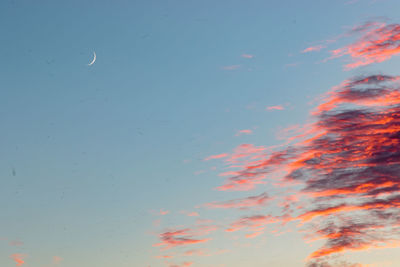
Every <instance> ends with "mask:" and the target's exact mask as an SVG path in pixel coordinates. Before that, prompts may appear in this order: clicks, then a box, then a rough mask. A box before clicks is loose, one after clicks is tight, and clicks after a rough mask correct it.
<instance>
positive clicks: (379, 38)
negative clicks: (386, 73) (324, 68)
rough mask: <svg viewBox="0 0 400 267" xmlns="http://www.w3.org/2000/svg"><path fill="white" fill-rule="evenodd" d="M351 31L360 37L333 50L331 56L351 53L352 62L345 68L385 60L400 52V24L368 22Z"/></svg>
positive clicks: (336, 56)
mask: <svg viewBox="0 0 400 267" xmlns="http://www.w3.org/2000/svg"><path fill="white" fill-rule="evenodd" d="M350 33H351V34H352V35H359V37H358V39H357V40H356V41H355V42H353V43H351V44H349V45H346V46H344V47H341V48H338V49H335V50H332V51H331V54H332V55H331V57H330V58H329V59H332V58H338V57H342V56H345V55H349V56H350V57H351V59H352V62H351V63H348V64H346V65H345V70H350V69H354V68H357V67H360V66H365V65H369V64H371V63H378V62H383V61H386V60H388V59H390V58H391V57H393V56H395V55H397V54H399V53H400V24H385V23H378V22H368V23H365V24H363V25H360V26H357V27H354V28H353V29H352V31H351V32H350Z"/></svg>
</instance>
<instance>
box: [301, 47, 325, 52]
mask: <svg viewBox="0 0 400 267" xmlns="http://www.w3.org/2000/svg"><path fill="white" fill-rule="evenodd" d="M325 47H326V46H325V45H316V46H310V47H307V48H306V49H304V50H303V51H301V52H302V53H309V52H316V51H320V50H321V49H323V48H325Z"/></svg>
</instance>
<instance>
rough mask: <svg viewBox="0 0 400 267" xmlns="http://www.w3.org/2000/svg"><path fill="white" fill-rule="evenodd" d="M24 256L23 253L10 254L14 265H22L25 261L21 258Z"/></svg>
mask: <svg viewBox="0 0 400 267" xmlns="http://www.w3.org/2000/svg"><path fill="white" fill-rule="evenodd" d="M25 257H26V255H25V254H19V253H16V254H12V255H11V256H10V258H11V259H13V260H14V261H15V264H16V266H22V265H23V264H25V261H24V260H23V259H24V258H25Z"/></svg>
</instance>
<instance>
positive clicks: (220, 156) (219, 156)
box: [204, 153, 228, 160]
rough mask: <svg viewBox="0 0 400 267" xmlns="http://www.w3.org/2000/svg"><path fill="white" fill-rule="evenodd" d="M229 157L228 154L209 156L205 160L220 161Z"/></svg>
mask: <svg viewBox="0 0 400 267" xmlns="http://www.w3.org/2000/svg"><path fill="white" fill-rule="evenodd" d="M227 156H228V154H227V153H223V154H218V155H212V156H208V157H207V158H205V159H204V160H211V159H220V158H225V157H227Z"/></svg>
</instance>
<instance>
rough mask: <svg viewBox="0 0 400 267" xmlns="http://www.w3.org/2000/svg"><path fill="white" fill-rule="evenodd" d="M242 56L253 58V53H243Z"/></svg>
mask: <svg viewBox="0 0 400 267" xmlns="http://www.w3.org/2000/svg"><path fill="white" fill-rule="evenodd" d="M242 57H243V58H254V55H250V54H243V55H242Z"/></svg>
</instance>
